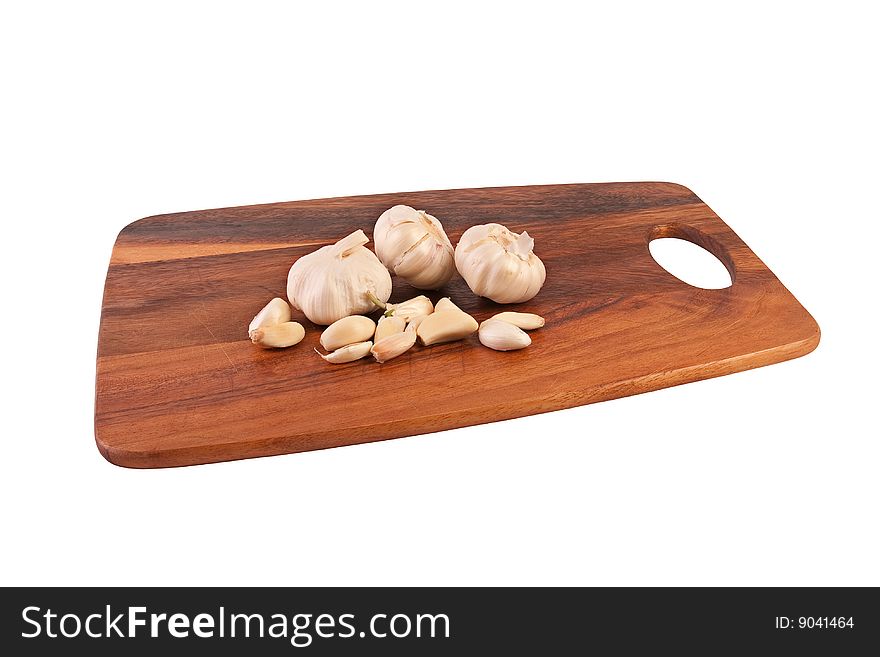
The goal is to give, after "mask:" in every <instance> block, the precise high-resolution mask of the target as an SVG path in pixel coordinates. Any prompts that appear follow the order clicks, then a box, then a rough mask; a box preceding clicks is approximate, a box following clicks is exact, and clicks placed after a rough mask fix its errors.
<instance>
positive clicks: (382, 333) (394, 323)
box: [373, 315, 406, 344]
mask: <svg viewBox="0 0 880 657" xmlns="http://www.w3.org/2000/svg"><path fill="white" fill-rule="evenodd" d="M404 329H406V320H405V319H404V318H403V317H397V316H396V315H395V316H393V317H380V318H379V323H378V324H376V333H375V336H374V337H373V342H374V343H375V344H378V343H379V342H380V341H381V340H382V338H384V337H387V336H389V335H394V334H395V333H403V331H404Z"/></svg>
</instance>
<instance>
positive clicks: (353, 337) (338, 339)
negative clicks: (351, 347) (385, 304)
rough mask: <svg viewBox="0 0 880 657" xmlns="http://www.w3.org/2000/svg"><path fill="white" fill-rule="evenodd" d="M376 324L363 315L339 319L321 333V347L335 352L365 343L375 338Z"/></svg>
mask: <svg viewBox="0 0 880 657" xmlns="http://www.w3.org/2000/svg"><path fill="white" fill-rule="evenodd" d="M375 331H376V322H374V321H373V320H372V319H370V318H369V317H364V316H363V315H350V316H349V317H343V318H342V319H337V320H336V321H335V322H333V323H332V324H331V325H330V326H328V327H327V328H326V329H324V332H323V333H321V346H322V347H324V349H326V350H327V351H333V350H334V349H338V348H339V347H344V346H345V345H348V344H354V343H355V342H363V341H364V340H369V339H370V338H372V337H373V333H375Z"/></svg>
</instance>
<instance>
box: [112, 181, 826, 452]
mask: <svg viewBox="0 0 880 657" xmlns="http://www.w3.org/2000/svg"><path fill="white" fill-rule="evenodd" d="M395 203H405V204H408V205H412V206H414V207H417V208H419V209H425V210H428V211H429V212H431V213H432V214H434V215H435V216H437V217H438V218H439V219H440V220H441V221H442V222H443V225H444V227H445V228H446V230H447V232H448V234H449V236H450V238H451V239H452V241H453V243H455V242H456V241H457V240H458V238H459V237H460V236H461V234H462V233H463V232H464V230H465V229H466V228H468V227H469V226H472V225H474V224H481V223H487V222H498V223H503V224H505V225H507V226H508V227H509V228H511V229H512V230H515V231H517V232H519V231H521V230H524V229H528V231H529V234H531V235H533V236H534V238H535V243H536V248H535V251H536V253H537V254H538V255H539V256H540V257H541V258H542V259H543V261H544V263H545V265H546V267H547V282H546V284H545V286H544V289H543V290H542V291H541V293H540V294H539V295H538V296H537V297H536V298H535V299H533V300H532V301H530V302H528V303H525V304H520V305H513V306H503V307H501V306H498V305H497V304H494V303H492V302H490V301H487V300H485V299H479V298H477V297H475V296H474V295H473V294H472V293H471V292H470V291H469V290H468V289H467V286H466V285H465V283H464V281H463V280H462V279H461V278H460V277H458V276H456V277H455V278H453V280H452V281H451V282H450V283H449V285H448V286H447V287H446V288H445V289H444V290H443V291H441V292H439V293H436V294H432V295H429V296H432V298H433V299H434V300H435V301H436V300H437V299H439V298H440V297H441V296H451V297H452V299H453V300H454V301H455V302H456V303H457V304H458V305H459V306H461V307H462V308H464V309H465V310H467V311H468V312H470V313H471V314H473V315H474V316H475V317H476V318H477V319H478V320H482V319H485V318H486V317H488V316H490V315H492V314H494V313H495V312H498V311H499V310H501V309H504V310H522V311H528V312H536V313H539V314H541V315H543V316H544V317H546V319H547V325H546V327H545V328H543V329H541V330H540V331H536V332H534V333H532V338H533V344H532V346H530V347H529V348H528V349H525V350H522V351H517V352H508V353H499V352H494V351H491V350H489V349H486V348H484V347H482V346H481V345H480V344H479V343H478V342H477V339H476V336H472V337H471V338H469V339H467V340H465V341H462V342H457V343H452V344H446V345H439V346H435V347H428V348H418V347H417V348H415V349H413V350H412V351H411V352H408V353H407V354H405V355H404V356H402V357H400V358H398V359H395V360H392V361H390V362H388V363H385V364H382V365H380V364H378V363H375V362H374V361H373V360H372V359H370V360H362V361H358V362H355V363H351V364H348V365H341V366H331V365H328V364H326V363H324V361H322V360H321V359H320V358H318V356H317V355H316V354H315V353H314V351H313V350H312V348H313V347H315V346H318V337H319V335H320V330H319V329H318V328H317V327H315V326H313V325H312V324H311V323H310V322H308V320H306V319H305V318H304V317H303V316H302V315H301V313H299V312H296V311H295V312H294V318H295V319H297V320H298V321H300V322H302V323H303V325H304V326H305V327H306V337H305V339H304V340H303V342H302V343H300V344H299V345H298V346H296V347H294V348H291V349H287V350H278V351H265V350H261V349H258V348H256V347H254V346H253V345H252V344H251V343H250V341H249V340H248V338H247V330H246V328H247V324H248V322H249V321H250V319H251V318H252V317H253V315H254V314H255V313H256V312H257V310H259V309H260V308H261V307H262V306H263V304H265V303H266V302H267V301H268V300H269V299H270V298H272V297H273V296H285V294H284V291H285V281H286V276H287V271H288V269H289V268H290V265H291V264H292V263H293V262H294V260H296V259H297V258H298V257H300V256H302V255H304V254H306V253H309V252H311V251H313V250H314V249H316V248H318V247H319V246H322V245H324V244H329V243H332V242H334V241H336V240H337V239H339V238H340V237H343V236H344V235H346V234H348V233H349V232H351V231H353V230H355V229H357V228H363V229H364V230H365V231H366V232H367V233H368V234H371V233H372V227H373V224H374V223H375V221H376V218H377V217H378V216H379V214H380V213H381V212H382V211H383V210H385V209H386V208H388V207H389V206H391V205H393V204H395ZM657 237H680V238H683V239H688V240H690V241H693V242H695V243H697V244H700V245H701V246H703V247H704V248H707V249H708V250H710V251H711V252H712V253H714V254H715V255H716V256H717V257H718V258H719V259H720V260H721V261H722V262H724V263H725V265H726V266H727V268H728V270H729V271H730V273H731V278H732V279H733V281H734V283H733V285H732V286H731V287H729V288H727V289H723V290H704V289H700V288H695V287H691V286H689V285H687V284H685V283H683V282H681V281H680V280H678V279H677V278H675V277H674V276H672V275H670V274H669V273H667V272H666V271H665V270H664V269H662V268H661V267H660V266H659V265H658V264H657V263H656V262H655V261H654V260H653V258H652V257H651V255H650V253H649V251H648V242H649V241H650V240H651V239H654V238H657ZM417 293H418V292H417V291H415V290H413V289H411V288H410V287H409V286H407V285H406V284H404V283H402V282H401V281H399V280H395V282H394V292H393V294H392V301H398V300H402V299H405V298H409V297H411V296H414V295H415V294H417ZM818 342H819V327H818V326H817V324H816V322H815V321H814V320H813V318H812V317H811V316H810V315H809V313H807V311H806V310H804V308H803V307H802V306H801V305H800V304H799V303H798V301H797V300H796V299H795V298H794V297H793V296H792V295H791V293H790V292H788V290H786V289H785V287H784V286H783V285H782V284H781V283H780V282H779V280H777V278H776V277H775V276H774V275H773V273H772V272H771V271H770V270H769V269H768V268H767V267H766V266H765V265H764V264H763V263H762V262H761V261H760V260H759V259H758V258H757V256H755V254H754V253H752V251H751V250H750V249H749V248H748V247H747V246H746V245H745V243H743V241H742V240H740V239H739V237H738V236H737V235H736V234H735V233H734V232H733V231H732V230H731V229H730V228H729V227H728V226H727V225H726V224H725V223H724V222H723V221H721V219H719V218H718V217H717V216H716V215H715V213H713V212H712V210H711V209H709V207H707V206H706V205H705V204H704V203H703V202H702V201H701V200H700V199H699V198H697V196H695V195H694V193H693V192H691V191H690V190H689V189H687V188H685V187H682V186H681V185H677V184H672V183H660V182H653V183H613V184H585V185H551V186H534V187H503V188H489V189H463V190H446V191H429V192H416V193H410V192H407V193H401V194H385V195H377V196H360V197H350V198H335V199H322V200H314V201H297V202H292V203H276V204H271V205H258V206H249V207H238V208H225V209H218V210H204V211H199V212H184V213H180V214H172V215H163V216H157V217H149V218H146V219H141V220H140V221H136V222H135V223H133V224H131V225H129V226H127V227H126V228H125V229H124V230H123V231H122V232H121V233H120V235H119V238H118V239H117V241H116V245H115V246H114V249H113V255H112V258H111V263H110V268H109V270H108V272H107V282H106V287H105V290H104V302H103V308H102V315H101V328H100V335H99V340H98V360H97V380H96V402H95V436H96V441H97V444H98V448H99V450H100V451H101V453H102V454H103V455H104V456H105V457H106V458H107V459H108V460H109V461H111V462H112V463H115V464H118V465H123V466H129V467H141V468H152V467H166V466H180V465H190V464H196V463H209V462H215V461H224V460H231V459H239V458H248V457H255V456H267V455H272V454H284V453H289V452H299V451H305V450H312V449H321V448H325V447H334V446H339V445H350V444H355V443H363V442H369V441H374V440H383V439H387V438H397V437H401V436H408V435H413V434H420V433H428V432H433V431H441V430H444V429H452V428H456V427H462V426H467V425H472V424H480V423H484V422H493V421H497V420H502V419H508V418H514V417H520V416H524V415H530V414H534V413H542V412H545V411H552V410H558V409H563V408H570V407H573V406H579V405H582V404H589V403H592V402H597V401H602V400H606V399H613V398H616V397H622V396H626V395H632V394H636V393H640V392H647V391H650V390H656V389H658V388H664V387H668V386H673V385H678V384H681V383H687V382H690V381H696V380H698V379H705V378H709V377H713V376H720V375H722V374H729V373H731V372H737V371H740V370H745V369H749V368H754V367H759V366H762V365H769V364H771V363H776V362H779V361H783V360H786V359H790V358H795V357H797V356H801V355H804V354H806V353H808V352H810V351H811V350H812V349H814V348H815V347H816V345H817V344H818ZM376 391H383V392H382V393H381V395H382V398H381V403H377V399H376V397H375V395H376ZM420 399H421V400H430V402H419V401H418V400H420Z"/></svg>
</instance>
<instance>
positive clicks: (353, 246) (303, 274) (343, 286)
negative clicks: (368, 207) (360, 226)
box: [287, 230, 391, 324]
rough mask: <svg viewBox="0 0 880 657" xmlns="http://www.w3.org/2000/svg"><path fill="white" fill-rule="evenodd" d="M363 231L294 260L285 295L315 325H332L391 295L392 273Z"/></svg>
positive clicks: (386, 299) (370, 309) (367, 310)
mask: <svg viewBox="0 0 880 657" xmlns="http://www.w3.org/2000/svg"><path fill="white" fill-rule="evenodd" d="M367 242H369V240H368V239H367V236H366V235H365V234H364V231H362V230H357V231H355V232H353V233H352V234H351V235H349V236H348V237H344V238H342V239H341V240H339V241H338V242H336V244H331V245H330V246H322V247H321V248H320V249H318V250H317V251H314V252H312V253H310V254H308V255H304V256H303V257H302V258H300V259H299V260H297V261H296V262H294V263H293V266H292V267H291V268H290V273H289V274H288V275H287V298H288V299H290V303H291V305H292V306H293V307H294V308H297V309H299V310H302V311H303V312H304V313H305V315H306V317H308V318H309V319H310V320H311V321H313V322H314V323H315V324H332V323H333V322H335V321H336V320H338V319H342V318H343V317H347V316H349V315H361V314H365V313H368V312H370V311H372V310H375V305H374V302H373V301H372V300H371V299H373V298H374V299H377V300H378V301H381V302H382V303H383V304H384V303H385V302H386V301H388V298H389V297H390V296H391V276H390V275H389V273H388V270H387V269H385V267H384V265H383V264H382V263H381V262H379V259H378V258H377V257H376V256H375V255H374V254H373V252H372V251H370V250H369V249H367V248H366V247H364V244H366V243H367Z"/></svg>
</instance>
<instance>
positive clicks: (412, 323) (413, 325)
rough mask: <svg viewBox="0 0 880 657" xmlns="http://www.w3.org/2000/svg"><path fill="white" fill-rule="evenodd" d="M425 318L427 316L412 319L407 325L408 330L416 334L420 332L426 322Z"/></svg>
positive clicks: (417, 316)
mask: <svg viewBox="0 0 880 657" xmlns="http://www.w3.org/2000/svg"><path fill="white" fill-rule="evenodd" d="M425 317H427V315H416V316H415V317H411V318H410V320H409V321H408V322H407V323H406V330H407V331H412V332H415V331H417V330H418V328H419V325H420V324H421V323H422V322H423V321H425Z"/></svg>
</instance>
